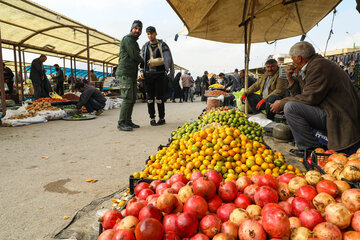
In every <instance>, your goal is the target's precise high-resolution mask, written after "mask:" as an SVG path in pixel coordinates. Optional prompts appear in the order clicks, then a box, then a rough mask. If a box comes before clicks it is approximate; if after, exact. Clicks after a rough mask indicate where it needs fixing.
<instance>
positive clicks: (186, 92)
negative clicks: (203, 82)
mask: <svg viewBox="0 0 360 240" xmlns="http://www.w3.org/2000/svg"><path fill="white" fill-rule="evenodd" d="M189 90H190V87H184V89H183V91H184V101H185V102H187V100H188V98H189Z"/></svg>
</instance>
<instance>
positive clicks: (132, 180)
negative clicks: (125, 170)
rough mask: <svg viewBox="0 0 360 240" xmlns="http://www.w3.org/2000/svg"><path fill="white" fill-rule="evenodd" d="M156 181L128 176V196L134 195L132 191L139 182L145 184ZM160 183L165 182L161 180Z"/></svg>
mask: <svg viewBox="0 0 360 240" xmlns="http://www.w3.org/2000/svg"><path fill="white" fill-rule="evenodd" d="M155 180H158V179H149V178H134V176H133V175H130V177H129V187H130V194H134V189H135V187H136V185H138V184H139V183H141V182H147V183H151V182H152V181H155ZM161 181H162V182H165V180H161Z"/></svg>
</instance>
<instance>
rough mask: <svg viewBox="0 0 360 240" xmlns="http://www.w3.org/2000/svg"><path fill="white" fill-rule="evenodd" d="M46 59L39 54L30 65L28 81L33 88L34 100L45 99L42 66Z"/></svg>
mask: <svg viewBox="0 0 360 240" xmlns="http://www.w3.org/2000/svg"><path fill="white" fill-rule="evenodd" d="M46 59H47V57H46V56H45V55H43V54H41V55H40V57H38V58H35V59H34V60H33V61H32V63H31V68H30V69H31V70H30V79H31V82H32V85H33V87H34V94H35V100H36V99H38V98H41V97H47V96H46V92H47V91H46V88H47V82H46V79H47V78H46V75H45V70H44V65H43V63H44V62H45V61H46Z"/></svg>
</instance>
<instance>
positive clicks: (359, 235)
mask: <svg viewBox="0 0 360 240" xmlns="http://www.w3.org/2000/svg"><path fill="white" fill-rule="evenodd" d="M358 239H360V232H355V231H347V232H345V233H344V235H343V240H358Z"/></svg>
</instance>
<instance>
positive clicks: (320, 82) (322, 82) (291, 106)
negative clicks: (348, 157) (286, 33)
mask: <svg viewBox="0 0 360 240" xmlns="http://www.w3.org/2000/svg"><path fill="white" fill-rule="evenodd" d="M290 56H291V58H292V60H293V65H292V66H289V67H288V68H287V69H286V76H287V80H288V82H289V90H290V92H291V93H292V96H291V97H287V98H284V99H282V100H279V101H276V102H274V104H272V106H271V110H272V111H273V112H279V111H281V110H284V113H285V117H286V120H287V123H288V124H289V126H290V129H291V132H292V133H293V135H294V138H295V142H296V145H297V146H298V148H299V149H300V151H298V152H295V154H296V153H297V154H299V153H301V150H302V151H303V150H306V149H312V148H316V147H318V146H320V143H319V142H318V140H317V139H316V138H315V136H314V132H313V130H314V129H315V130H320V131H321V130H322V131H326V132H327V135H328V148H331V149H334V150H335V151H341V152H344V153H348V154H351V153H354V152H355V151H356V149H357V148H358V147H359V145H360V97H359V96H358V94H357V93H356V90H355V88H354V86H353V84H352V83H351V81H350V78H349V76H348V75H347V74H346V73H345V72H344V70H343V69H341V68H340V67H339V66H337V65H336V64H335V63H332V62H331V61H329V60H327V59H325V58H323V57H322V56H320V55H318V54H316V53H315V49H314V47H313V46H312V45H311V44H310V43H308V42H298V43H296V44H295V45H294V46H292V47H291V49H290ZM295 69H296V72H297V76H296V78H293V73H294V72H295Z"/></svg>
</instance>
